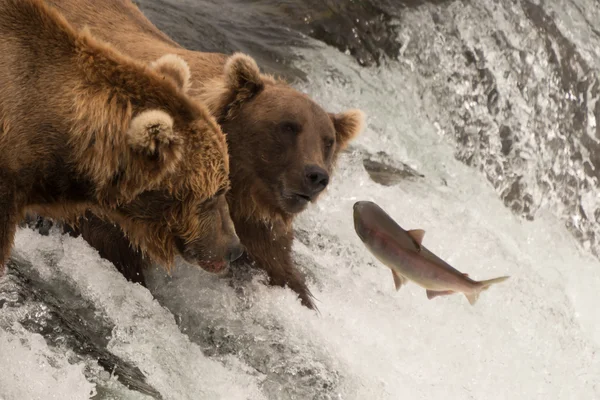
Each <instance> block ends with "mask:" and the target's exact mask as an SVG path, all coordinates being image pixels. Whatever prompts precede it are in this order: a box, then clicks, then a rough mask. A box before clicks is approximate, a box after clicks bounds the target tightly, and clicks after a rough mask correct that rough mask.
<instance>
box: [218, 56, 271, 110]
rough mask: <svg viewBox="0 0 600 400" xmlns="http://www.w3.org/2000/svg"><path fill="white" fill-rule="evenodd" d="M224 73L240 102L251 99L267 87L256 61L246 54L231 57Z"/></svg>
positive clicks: (227, 82)
mask: <svg viewBox="0 0 600 400" xmlns="http://www.w3.org/2000/svg"><path fill="white" fill-rule="evenodd" d="M224 72H225V79H226V84H227V87H228V88H229V89H231V90H233V91H234V92H235V93H236V94H237V95H236V97H237V98H238V100H247V99H249V98H250V97H252V96H254V95H256V94H257V93H258V92H260V91H261V90H262V89H263V88H264V86H265V84H264V82H263V79H262V77H261V76H260V69H259V68H258V65H256V61H254V59H253V58H252V57H250V56H248V55H246V54H242V53H234V54H233V55H232V56H231V57H229V58H228V59H227V62H226V63H225V68H224ZM240 96H241V97H244V98H243V99H242V98H240Z"/></svg>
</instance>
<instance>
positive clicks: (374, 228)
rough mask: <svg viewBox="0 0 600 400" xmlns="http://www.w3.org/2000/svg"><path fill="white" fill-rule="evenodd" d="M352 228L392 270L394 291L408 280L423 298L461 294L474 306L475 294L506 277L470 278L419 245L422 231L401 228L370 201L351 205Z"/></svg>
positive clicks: (421, 239) (368, 247)
mask: <svg viewBox="0 0 600 400" xmlns="http://www.w3.org/2000/svg"><path fill="white" fill-rule="evenodd" d="M354 229H355V231H356V234H357V235H358V237H359V238H360V239H361V240H362V241H363V243H364V244H365V246H366V247H367V249H368V250H369V251H370V252H371V253H372V254H373V255H374V256H375V257H376V258H377V259H378V260H379V261H381V262H382V263H383V264H384V265H386V266H387V267H389V268H390V269H391V270H392V275H393V277H394V284H395V285H396V290H399V289H400V287H402V285H404V284H406V283H407V281H408V280H411V281H413V282H415V283H416V284H417V285H419V286H421V287H422V288H424V289H425V290H426V292H427V298H428V299H433V298H434V297H437V296H447V295H450V294H453V293H456V292H458V293H463V294H464V295H465V296H466V297H467V299H468V300H469V303H470V304H471V305H474V304H475V303H476V302H477V299H478V298H479V294H480V293H481V292H482V291H484V290H486V289H488V288H489V287H490V285H493V284H495V283H499V282H502V281H505V280H506V279H508V278H509V276H502V277H499V278H494V279H489V280H485V281H474V280H472V279H470V278H469V276H468V275H467V274H463V273H462V272H460V271H458V270H456V269H454V268H453V267H451V266H450V265H449V264H448V263H446V262H445V261H444V260H442V259H441V258H439V257H438V256H436V255H435V254H433V253H432V252H431V251H429V250H428V249H427V248H426V247H425V246H423V245H422V244H421V242H422V241H423V236H424V235H425V231H423V230H422V229H413V230H409V231H405V230H404V229H402V228H401V227H400V225H398V224H397V223H396V222H395V221H394V220H393V219H392V218H391V217H390V216H389V215H388V214H387V213H386V212H385V211H383V210H382V209H381V207H379V206H378V205H377V204H375V203H373V202H371V201H358V202H356V203H355V204H354Z"/></svg>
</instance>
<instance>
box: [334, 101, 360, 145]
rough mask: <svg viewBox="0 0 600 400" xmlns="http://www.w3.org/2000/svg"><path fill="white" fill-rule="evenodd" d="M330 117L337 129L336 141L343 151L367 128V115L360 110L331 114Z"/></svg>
mask: <svg viewBox="0 0 600 400" xmlns="http://www.w3.org/2000/svg"><path fill="white" fill-rule="evenodd" d="M329 117H330V118H331V121H332V122H333V126H334V127H335V133H336V140H337V143H338V146H339V148H340V149H341V150H342V149H344V148H346V146H347V145H348V144H349V143H350V141H352V139H354V138H355V137H356V136H358V135H359V134H360V133H361V132H362V131H363V129H364V126H365V113H364V112H362V111H361V110H358V109H352V110H348V111H345V112H343V113H339V114H332V113H329Z"/></svg>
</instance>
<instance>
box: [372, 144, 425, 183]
mask: <svg viewBox="0 0 600 400" xmlns="http://www.w3.org/2000/svg"><path fill="white" fill-rule="evenodd" d="M363 166H364V167H365V170H366V171H367V172H368V173H369V177H370V178H371V179H372V180H373V181H374V182H376V183H378V184H380V185H384V186H393V185H397V184H398V183H400V182H402V181H403V180H406V179H415V178H423V177H425V175H422V174H420V173H418V172H417V171H415V170H414V169H412V168H411V167H409V166H408V165H406V164H404V163H402V162H400V161H393V160H391V159H390V157H389V156H388V155H387V154H385V153H384V152H378V153H377V154H376V155H375V156H372V155H367V156H365V157H364V158H363Z"/></svg>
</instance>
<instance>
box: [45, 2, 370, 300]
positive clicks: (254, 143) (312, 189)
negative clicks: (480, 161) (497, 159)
mask: <svg viewBox="0 0 600 400" xmlns="http://www.w3.org/2000/svg"><path fill="white" fill-rule="evenodd" d="M51 1H52V3H53V4H56V5H57V7H59V8H60V9H62V10H63V11H64V13H65V15H66V16H67V18H68V19H69V20H70V21H71V22H73V23H74V24H76V25H78V26H83V25H89V26H90V28H91V29H92V31H93V32H94V33H95V34H97V35H99V36H101V37H102V38H104V39H105V40H107V41H109V42H110V43H112V44H113V45H115V46H116V47H117V48H119V49H120V50H121V51H123V52H125V53H127V54H131V55H133V56H134V57H138V58H139V59H141V60H145V61H151V60H152V59H155V58H157V57H160V56H161V55H162V54H165V53H171V54H177V55H179V56H181V57H182V58H183V59H185V60H186V61H187V62H188V65H189V66H190V71H191V85H190V89H189V94H190V95H191V96H193V97H195V98H196V99H199V100H201V101H202V102H203V103H204V104H205V105H206V106H207V107H208V109H209V111H210V113H211V114H212V115H213V116H214V117H215V118H216V119H217V121H218V122H219V124H221V128H222V129H223V131H224V132H225V133H226V135H227V142H228V147H229V154H230V157H231V172H230V179H231V184H232V187H231V191H230V192H229V193H228V195H227V201H228V203H229V207H230V211H231V216H232V219H233V221H234V224H235V228H236V231H237V232H238V235H239V236H240V239H241V240H242V243H243V244H244V246H245V247H246V250H247V256H248V259H246V260H245V261H249V260H250V261H253V262H254V263H253V264H254V265H256V266H257V267H259V268H262V269H264V270H265V271H266V272H267V273H268V275H269V278H270V283H271V284H274V285H280V286H285V285H287V286H289V287H290V288H292V289H293V290H294V291H295V292H297V293H298V295H299V297H300V298H301V300H302V303H303V304H304V305H306V306H308V307H311V308H313V307H314V304H313V300H312V299H311V295H310V292H309V290H308V288H307V286H306V284H305V281H304V278H303V277H302V276H301V274H300V273H299V272H298V270H297V269H296V268H295V266H294V264H293V260H292V255H291V249H292V241H293V233H292V229H291V226H292V222H293V219H294V216H295V215H297V214H298V213H299V212H301V211H302V210H304V209H305V208H306V206H307V204H308V203H309V202H314V201H317V199H318V197H319V194H320V193H322V192H323V189H325V187H326V186H327V183H328V182H329V175H330V174H331V173H333V169H334V166H335V162H336V160H337V157H338V154H339V152H340V151H341V150H342V149H343V148H344V147H345V146H346V145H347V144H348V143H349V142H350V141H351V140H352V139H353V138H354V137H355V136H356V135H358V134H359V132H360V131H361V129H362V126H363V121H364V116H363V113H362V112H361V111H359V110H350V111H346V112H344V113H339V114H333V113H327V112H325V111H324V110H323V109H322V108H321V107H319V106H318V105H317V104H315V103H314V102H313V101H312V100H311V99H310V98H309V97H307V96H306V95H304V94H302V93H300V92H298V91H296V90H294V89H293V88H291V87H290V86H289V85H287V84H286V83H285V82H283V81H280V80H277V79H275V78H273V77H271V76H268V75H265V74H262V73H260V71H259V69H258V66H257V65H256V62H255V61H254V60H253V59H252V58H251V57H249V56H247V55H244V54H239V53H238V54H234V55H231V56H227V55H225V54H219V53H201V52H195V51H188V50H186V49H184V48H182V47H181V46H179V45H178V44H177V43H175V42H174V41H172V40H171V39H170V38H168V37H167V36H166V35H165V34H164V33H163V32H161V31H160V30H158V29H157V28H156V27H155V26H154V25H153V24H152V23H151V22H150V21H148V19H147V18H146V17H145V16H144V15H143V14H142V13H141V12H140V10H139V9H138V8H137V7H136V6H135V5H134V4H132V3H131V2H130V1H129V0H103V1H101V2H96V1H93V0H51ZM84 223H85V224H88V225H89V226H90V227H93V229H90V228H89V227H88V229H85V230H82V231H81V233H82V234H83V237H84V238H85V239H86V240H87V241H88V242H89V243H90V244H91V245H92V246H94V247H95V248H97V249H100V250H101V249H102V248H103V246H104V245H105V243H106V240H105V239H104V238H105V237H108V236H109V235H111V236H112V235H117V234H118V231H117V230H116V229H115V227H113V226H112V225H110V224H106V223H104V222H102V221H101V220H100V219H98V218H92V219H88V221H86V222H84ZM86 232H87V233H88V234H86ZM90 232H91V234H90ZM121 240H124V238H121ZM122 247H123V248H126V246H122ZM105 253H106V254H108V253H110V251H105ZM111 257H112V258H111ZM108 259H109V260H110V261H112V262H113V263H115V265H117V266H118V265H123V264H129V265H141V264H142V263H140V262H139V258H138V256H137V255H136V254H134V253H130V254H124V253H123V252H119V254H110V255H109V257H108ZM121 270H122V271H124V273H126V274H129V275H128V277H130V278H132V279H133V277H132V276H139V274H140V273H141V272H142V271H135V272H132V273H129V272H131V271H129V272H128V270H126V269H121Z"/></svg>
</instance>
